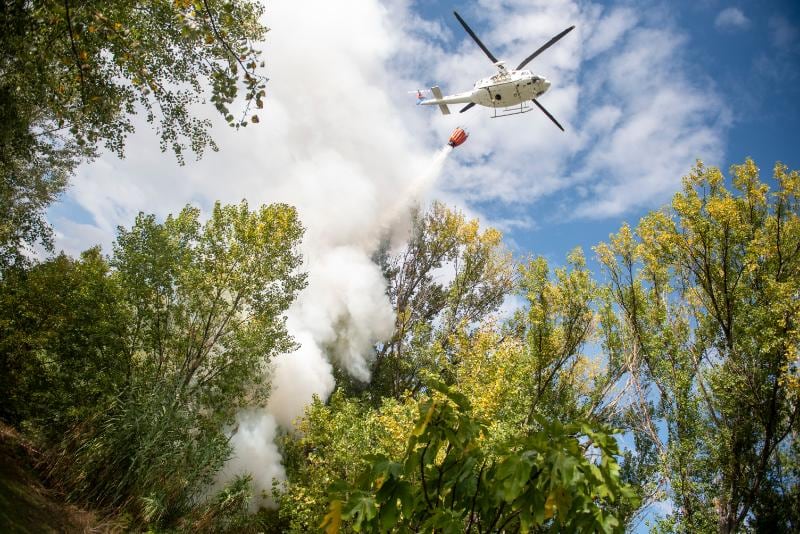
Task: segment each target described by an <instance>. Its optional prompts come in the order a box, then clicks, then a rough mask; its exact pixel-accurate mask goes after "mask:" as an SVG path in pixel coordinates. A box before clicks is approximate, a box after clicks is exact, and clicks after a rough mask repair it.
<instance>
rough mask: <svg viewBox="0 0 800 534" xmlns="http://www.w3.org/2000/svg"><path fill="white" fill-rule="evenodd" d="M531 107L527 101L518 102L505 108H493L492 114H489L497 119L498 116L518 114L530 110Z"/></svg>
mask: <svg viewBox="0 0 800 534" xmlns="http://www.w3.org/2000/svg"><path fill="white" fill-rule="evenodd" d="M532 109H533V107H531V106H530V105H529V104H528V102H527V101H525V102H520V103H519V104H518V105H516V106H510V107H507V108H502V109H498V108H494V114H493V115H492V116H491V118H492V119H497V118H499V117H509V116H511V115H520V114H521V113H527V112H529V111H531V110H532Z"/></svg>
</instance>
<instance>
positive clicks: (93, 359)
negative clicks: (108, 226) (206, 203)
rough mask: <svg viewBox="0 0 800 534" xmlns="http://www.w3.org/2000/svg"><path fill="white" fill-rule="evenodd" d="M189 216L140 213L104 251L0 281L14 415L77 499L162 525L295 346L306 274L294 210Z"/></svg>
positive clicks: (189, 504) (191, 499) (209, 469)
mask: <svg viewBox="0 0 800 534" xmlns="http://www.w3.org/2000/svg"><path fill="white" fill-rule="evenodd" d="M199 215H200V213H199V210H197V209H196V208H191V207H187V208H185V209H184V210H183V211H182V212H181V213H180V214H179V215H178V216H177V217H172V216H170V217H168V218H167V219H166V221H164V222H163V223H158V222H156V221H155V218H154V217H153V216H145V215H140V216H139V217H138V218H137V221H136V223H135V224H134V226H133V227H132V228H131V229H130V230H125V229H122V228H120V230H119V236H118V239H117V242H116V244H115V246H114V254H113V256H112V257H111V258H110V261H109V262H106V260H105V259H103V258H102V257H101V256H100V254H99V251H98V250H97V249H92V250H90V251H88V252H87V253H85V254H84V255H83V257H82V259H81V260H80V261H75V260H70V259H68V258H66V257H64V256H60V257H58V258H56V259H54V260H52V261H49V262H45V263H43V264H41V265H38V266H35V267H33V268H32V269H30V270H28V271H14V273H15V274H14V275H13V276H9V277H7V278H6V279H4V280H3V282H2V284H0V287H1V288H2V290H0V298H2V299H3V302H4V304H8V308H5V307H4V309H3V314H2V315H1V316H0V328H3V329H4V330H5V331H7V332H8V333H9V336H8V337H7V338H5V337H4V339H3V343H2V345H1V346H0V348H2V353H0V354H2V357H3V360H2V363H3V365H4V367H6V368H7V369H9V371H10V372H9V374H8V375H6V376H4V380H7V381H8V383H9V390H10V391H11V392H12V393H13V394H14V395H15V396H13V397H12V400H13V401H15V402H14V403H13V404H11V406H12V407H16V409H15V411H14V412H13V413H12V415H13V416H14V417H15V418H16V421H17V422H18V423H19V422H25V423H26V424H27V425H29V426H32V427H33V428H34V429H38V430H40V431H41V432H43V433H45V434H46V437H47V438H48V441H46V444H47V445H50V446H51V454H50V459H49V473H50V475H51V477H52V478H53V479H56V480H62V481H63V482H64V484H65V486H66V489H67V490H68V492H69V495H70V496H71V497H72V498H73V499H82V500H89V501H91V502H93V503H94V504H95V505H99V506H103V507H107V508H110V509H119V510H126V511H127V512H130V513H132V514H133V517H134V518H135V520H136V521H137V522H138V523H140V524H149V525H169V524H174V523H176V521H177V520H178V519H179V518H180V517H181V516H184V515H186V514H189V513H190V512H191V511H192V510H193V508H194V507H195V506H196V505H197V504H198V503H200V502H202V501H203V500H204V499H205V491H206V488H207V486H208V484H209V483H210V482H211V481H212V478H213V476H214V474H215V473H216V471H217V470H218V469H219V468H220V467H221V465H222V463H223V462H224V461H225V459H226V458H227V457H228V455H229V452H230V450H229V445H228V439H227V437H226V436H225V434H224V433H223V428H224V425H225V424H228V423H230V422H231V421H232V419H233V416H234V414H235V413H236V411H237V410H238V409H239V408H241V407H243V406H252V405H256V406H257V405H261V404H263V403H264V402H265V400H266V398H267V395H268V393H269V383H268V375H269V368H268V364H269V361H270V359H271V358H272V357H273V356H274V355H276V354H277V353H279V352H285V351H287V350H289V349H290V348H291V347H292V346H293V344H292V341H291V339H290V338H289V336H288V334H287V332H286V328H285V325H284V317H283V313H284V312H285V310H286V309H287V307H288V306H289V304H290V303H291V302H292V300H293V299H294V297H295V295H296V293H297V292H298V291H299V290H300V289H301V288H302V287H303V286H304V284H305V275H303V274H298V273H297V272H296V271H297V268H298V267H299V264H300V256H299V254H298V252H297V247H298V244H299V240H300V237H301V235H302V231H303V230H302V226H301V225H300V224H299V222H298V220H297V214H296V212H295V210H294V209H293V208H290V207H288V206H286V205H280V204H276V205H270V206H265V207H262V208H260V209H258V210H254V211H251V210H250V209H249V208H248V206H247V204H246V203H245V202H242V203H241V204H239V205H235V206H220V205H219V204H217V205H216V206H215V207H214V210H213V211H212V213H211V216H210V218H209V219H208V220H207V221H206V222H205V223H202V224H201V222H200V220H199ZM26 401H27V402H28V404H27V405H24V403H25V402H26ZM20 407H22V408H20ZM52 413H55V416H53V415H51V414H52ZM6 415H7V414H4V416H6ZM226 491H233V490H232V489H229V490H226ZM243 491H244V489H243V488H239V489H238V490H236V491H233V493H231V495H229V496H228V497H227V498H228V499H229V500H228V501H225V502H228V504H230V503H231V502H232V501H230V499H234V497H233V494H234V493H235V494H236V495H239V497H236V498H235V499H234V500H235V502H240V501H241V500H242V499H244V497H242V496H241V495H242V492H243ZM245 500H246V499H245ZM229 512H230V513H229ZM209 513H211V512H209ZM237 513H238V512H236V507H235V506H233V505H231V506H228V505H227V504H226V505H225V506H222V507H221V508H219V510H218V511H217V512H214V513H212V514H211V516H209V517H205V516H202V517H200V519H198V520H197V521H199V523H202V524H205V523H207V522H211V523H213V524H214V525H217V526H219V525H222V524H223V523H225V521H229V520H233V516H235V515H236V514H237ZM203 517H205V519H204V518H203ZM212 519H213V521H212Z"/></svg>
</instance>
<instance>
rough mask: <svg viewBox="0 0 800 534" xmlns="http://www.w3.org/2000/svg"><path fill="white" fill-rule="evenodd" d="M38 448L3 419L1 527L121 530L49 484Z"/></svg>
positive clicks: (34, 531)
mask: <svg viewBox="0 0 800 534" xmlns="http://www.w3.org/2000/svg"><path fill="white" fill-rule="evenodd" d="M36 456H37V452H36V450H35V449H34V448H33V447H31V446H30V444H28V443H27V442H26V441H25V439H24V438H23V437H22V436H20V435H19V434H18V433H17V432H16V431H15V430H14V429H13V428H11V427H9V426H7V425H5V424H3V423H0V531H2V532H14V533H20V534H28V533H30V534H40V533H50V532H59V533H60V532H65V533H73V532H76V533H77V532H115V531H117V532H119V531H121V530H122V529H120V528H119V526H114V525H112V524H106V523H102V522H101V521H100V520H98V517H97V515H96V514H94V513H92V512H89V511H86V510H81V509H80V508H78V507H76V506H74V505H71V504H68V503H65V502H64V500H63V498H62V497H61V496H60V495H59V494H58V493H57V492H55V491H53V490H50V489H47V488H45V487H44V486H43V485H42V483H41V482H40V481H39V479H38V477H37V475H36V471H35V470H34V468H33V465H34V462H35V458H36Z"/></svg>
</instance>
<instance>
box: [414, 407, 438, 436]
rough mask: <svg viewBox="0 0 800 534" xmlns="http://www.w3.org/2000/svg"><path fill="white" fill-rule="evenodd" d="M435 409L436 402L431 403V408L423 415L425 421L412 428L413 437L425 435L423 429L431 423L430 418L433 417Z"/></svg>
mask: <svg viewBox="0 0 800 534" xmlns="http://www.w3.org/2000/svg"><path fill="white" fill-rule="evenodd" d="M435 408H436V401H435V400H434V401H431V406H430V408H428V413H426V414H425V419H423V420H422V421H420V422H419V423H418V424H417V426H416V427H414V431H413V432H411V433H412V434H413V435H415V436H417V437H419V436H421V435H422V434H424V433H425V429H426V428H428V423H430V422H431V417H433V411H434V409H435Z"/></svg>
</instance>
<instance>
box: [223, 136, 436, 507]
mask: <svg viewBox="0 0 800 534" xmlns="http://www.w3.org/2000/svg"><path fill="white" fill-rule="evenodd" d="M451 151H452V148H451V147H450V146H447V145H445V146H444V147H443V148H442V149H441V150H439V151H438V152H437V153H436V154H435V156H434V159H433V161H432V163H431V165H430V166H429V168H428V169H426V170H425V171H424V172H423V173H420V175H419V176H418V177H417V178H416V179H414V180H412V181H411V182H410V184H409V185H408V186H407V187H406V188H405V191H404V192H403V193H401V194H400V195H399V196H398V198H397V199H396V200H395V202H394V203H393V204H392V205H391V206H390V207H389V208H388V209H387V210H386V212H385V213H384V214H383V215H380V216H379V219H378V220H376V221H374V223H373V224H371V225H370V226H369V227H368V228H369V229H370V230H369V231H365V232H362V233H361V234H360V235H359V236H358V237H357V238H356V239H354V240H353V241H354V242H352V243H343V242H342V241H343V240H342V239H330V238H328V239H326V238H325V236H326V235H329V234H328V233H327V232H324V231H323V232H321V234H322V235H320V234H319V233H316V232H314V228H309V234H310V235H308V236H307V239H306V241H305V246H304V247H303V248H304V257H305V266H304V267H305V269H306V271H307V272H308V275H309V279H308V287H307V288H306V289H305V290H303V292H302V293H301V294H300V296H299V297H298V299H297V301H295V303H294V304H293V305H292V306H291V308H290V310H289V313H288V320H287V327H288V329H289V332H290V334H291V335H292V336H293V338H294V339H295V341H296V342H297V343H298V344H299V345H300V348H299V349H298V350H296V351H294V352H291V353H287V354H282V355H280V356H279V357H278V358H276V360H275V361H274V368H273V374H272V393H271V396H270V399H269V403H268V405H267V407H266V408H265V409H264V410H260V411H257V410H248V411H246V412H243V413H241V414H240V415H239V417H238V420H237V425H236V428H237V431H236V433H235V434H233V436H232V438H231V444H232V446H233V449H234V456H233V458H232V459H231V461H229V462H228V464H226V466H225V468H224V469H223V471H222V472H221V474H220V477H219V482H218V484H217V485H215V488H214V489H218V488H219V487H220V486H221V485H222V484H224V483H225V482H226V481H229V480H231V479H232V478H233V477H235V476H236V475H241V474H245V473H250V474H251V475H252V476H253V484H254V490H255V495H256V498H255V499H254V501H253V502H252V503H251V509H253V510H255V509H257V508H258V507H259V506H262V505H263V506H272V505H273V504H274V502H273V501H272V499H271V497H270V492H271V489H272V487H273V484H275V483H276V482H278V483H280V482H282V481H284V479H285V472H284V470H283V467H282V466H281V463H280V461H281V458H280V454H279V453H278V450H277V447H276V446H275V444H274V439H275V437H276V435H277V432H278V427H281V428H283V429H284V430H289V431H291V430H292V429H293V426H294V421H295V420H296V418H298V417H300V416H302V414H303V410H304V409H305V407H306V406H307V405H308V404H309V403H310V402H311V401H312V400H313V398H314V396H317V397H319V398H320V399H323V400H326V399H327V398H328V397H329V396H330V394H331V392H332V391H333V388H334V377H333V364H337V365H339V366H341V367H342V368H344V369H345V370H346V371H347V372H348V373H349V374H350V375H351V376H353V377H354V378H356V379H358V380H360V381H362V382H366V381H368V380H369V378H370V371H369V367H370V363H371V358H372V356H373V345H374V343H376V342H377V341H380V340H383V339H386V338H388V337H389V336H390V335H391V333H392V329H393V328H394V312H393V310H392V307H391V304H390V303H389V300H388V298H387V296H386V281H385V279H384V278H383V276H382V274H381V272H380V269H379V267H378V266H377V265H376V264H375V263H374V262H373V261H372V260H371V255H372V253H373V252H374V248H375V246H376V245H377V239H378V238H379V237H380V231H381V229H383V230H384V231H385V230H387V229H390V228H393V227H407V226H408V217H407V214H408V213H409V208H410V207H411V205H412V203H413V202H416V201H417V200H418V199H419V198H420V197H421V196H422V195H424V193H425V192H426V191H427V189H428V188H430V187H431V186H432V185H433V183H434V182H435V180H436V178H437V177H438V176H439V175H440V174H441V171H442V168H443V166H444V162H445V160H446V158H447V156H448V155H449V154H450V152H451ZM331 241H332V242H331Z"/></svg>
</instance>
